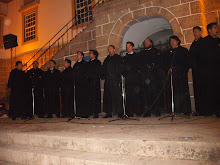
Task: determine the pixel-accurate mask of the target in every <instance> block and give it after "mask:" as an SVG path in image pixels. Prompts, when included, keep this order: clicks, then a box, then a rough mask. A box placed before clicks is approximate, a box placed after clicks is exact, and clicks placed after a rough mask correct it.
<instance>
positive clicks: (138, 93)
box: [8, 23, 220, 119]
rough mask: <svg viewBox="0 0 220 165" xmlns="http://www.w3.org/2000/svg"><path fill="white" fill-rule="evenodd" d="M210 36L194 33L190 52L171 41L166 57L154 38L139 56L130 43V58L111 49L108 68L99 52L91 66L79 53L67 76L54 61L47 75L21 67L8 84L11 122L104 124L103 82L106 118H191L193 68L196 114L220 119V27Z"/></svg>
mask: <svg viewBox="0 0 220 165" xmlns="http://www.w3.org/2000/svg"><path fill="white" fill-rule="evenodd" d="M207 31H208V33H209V35H208V36H207V37H205V38H202V37H201V36H202V32H201V28H200V27H198V26H197V27H194V28H193V34H194V36H195V40H194V42H193V43H192V45H191V47H190V50H189V51H188V50H187V49H186V48H184V47H182V46H180V44H181V41H180V39H179V38H178V37H177V36H175V35H174V36H171V37H170V38H169V43H170V49H168V50H167V51H165V53H161V51H159V50H158V49H156V48H155V47H154V45H153V41H152V40H151V39H149V38H147V39H145V41H144V50H143V51H141V52H139V53H136V52H135V51H134V43H132V42H127V43H126V49H127V54H126V55H125V56H124V57H122V56H120V55H118V54H116V49H115V46H114V45H110V46H108V53H109V55H108V56H107V57H106V58H105V60H104V62H103V65H101V62H100V61H99V60H98V59H97V57H98V52H97V51H96V50H90V51H89V58H90V61H89V62H86V61H84V60H83V57H84V54H83V52H77V62H76V63H75V65H74V66H73V68H72V67H71V61H70V60H68V59H66V60H65V61H64V68H65V69H64V71H63V72H62V73H60V71H59V70H57V69H55V64H56V62H55V61H53V60H51V61H50V62H49V69H48V70H47V71H46V72H43V71H42V70H41V69H39V68H38V62H37V61H35V62H34V63H33V68H32V69H31V70H29V71H28V72H27V73H26V74H25V72H24V71H22V63H21V62H20V61H18V62H17V63H16V68H15V69H14V70H12V71H11V73H10V77H9V80H8V86H9V88H11V100H10V114H9V116H10V117H12V118H13V119H15V118H16V117H20V116H22V117H32V115H34V114H36V115H38V116H39V117H44V116H45V114H47V117H48V118H51V117H52V116H53V114H55V115H56V116H57V117H60V115H61V117H68V118H73V117H83V118H88V117H89V116H90V115H93V117H94V118H98V114H99V113H100V112H101V87H100V80H105V83H104V96H103V111H104V112H105V113H106V116H105V117H104V118H109V117H112V116H113V115H114V114H117V115H118V116H119V117H122V116H123V115H124V114H126V115H128V116H130V117H132V116H133V115H134V114H136V115H137V116H142V117H149V116H151V114H155V115H156V116H160V115H161V113H162V112H167V113H170V112H171V111H172V110H174V111H175V113H182V114H185V115H190V113H191V101H190V94H189V86H188V71H189V69H190V68H192V73H193V85H194V94H195V96H194V97H195V105H196V114H197V115H212V114H213V113H216V114H217V115H218V116H219V112H220V111H219V110H220V100H219V98H220V97H219V96H218V94H219V93H220V87H219V83H220V76H219V68H220V39H219V38H218V27H217V24H216V23H211V24H209V25H208V26H207ZM123 87H124V88H123ZM60 90H61V97H60V95H59V92H60ZM123 96H125V97H123ZM123 99H124V100H123ZM24 100H26V104H25V101H24ZM123 103H125V106H123Z"/></svg>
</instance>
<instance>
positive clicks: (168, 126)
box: [0, 117, 220, 142]
mask: <svg viewBox="0 0 220 165" xmlns="http://www.w3.org/2000/svg"><path fill="white" fill-rule="evenodd" d="M113 119H116V118H113ZM110 120H111V119H102V118H99V119H91V120H78V119H74V120H72V121H71V122H69V123H67V122H66V121H67V119H56V118H54V119H34V120H30V121H26V122H24V121H22V120H16V121H12V120H11V119H8V118H5V119H0V132H28V133H31V134H44V135H53V134H57V132H59V133H60V134H62V135H63V136H70V135H71V136H75V137H77V136H79V137H82V136H83V137H91V136H92V137H101V138H122V139H123V138H126V139H142V140H154V141H192V142H220V119H219V118H216V117H207V118H203V117H191V118H190V119H186V118H180V117H176V118H175V119H174V121H172V122H171V121H170V118H166V119H163V120H160V121H159V120H158V118H156V117H151V118H139V120H140V121H135V120H126V121H125V120H119V121H112V122H109V121H110Z"/></svg>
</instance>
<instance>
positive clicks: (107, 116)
mask: <svg viewBox="0 0 220 165" xmlns="http://www.w3.org/2000/svg"><path fill="white" fill-rule="evenodd" d="M111 117H112V115H111V114H107V115H105V117H103V118H111Z"/></svg>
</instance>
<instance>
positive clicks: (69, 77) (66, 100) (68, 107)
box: [61, 66, 74, 118]
mask: <svg viewBox="0 0 220 165" xmlns="http://www.w3.org/2000/svg"><path fill="white" fill-rule="evenodd" d="M73 87H74V76H73V68H72V67H71V66H69V67H68V68H65V69H64V71H63V72H62V73H61V102H62V117H69V118H72V117H74V110H73V102H74V98H73V92H74V91H73V90H74V89H73Z"/></svg>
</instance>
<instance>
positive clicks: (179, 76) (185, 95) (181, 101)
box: [163, 46, 191, 115]
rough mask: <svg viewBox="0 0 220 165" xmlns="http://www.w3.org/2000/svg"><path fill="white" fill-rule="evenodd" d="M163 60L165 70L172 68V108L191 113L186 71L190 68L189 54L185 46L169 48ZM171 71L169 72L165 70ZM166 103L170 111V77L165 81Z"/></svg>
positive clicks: (176, 110) (178, 111)
mask: <svg viewBox="0 0 220 165" xmlns="http://www.w3.org/2000/svg"><path fill="white" fill-rule="evenodd" d="M163 62H165V63H166V70H167V71H168V70H169V69H172V83H173V91H174V93H173V94H174V110H175V112H176V113H184V114H187V115H188V114H190V113H191V101H190V95H189V86H188V71H189V68H190V65H191V63H190V56H189V52H188V50H187V49H186V48H184V47H182V46H178V47H177V48H175V49H169V50H168V51H167V52H166V53H165V57H164V60H163ZM167 73H169V74H170V73H171V72H167ZM166 90H167V98H168V99H167V105H168V107H169V111H168V112H171V105H172V100H171V96H172V95H171V77H170V76H169V78H168V81H167V88H166Z"/></svg>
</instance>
